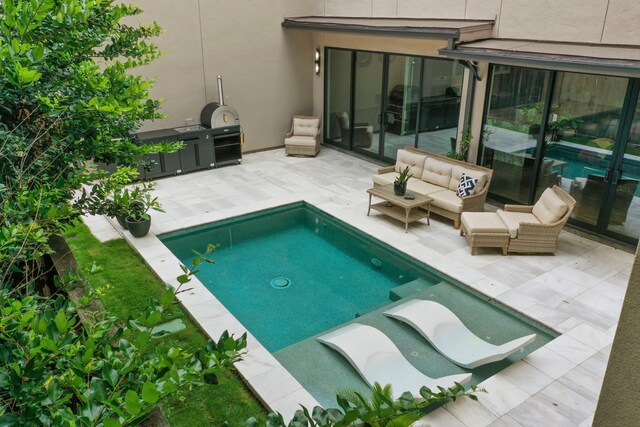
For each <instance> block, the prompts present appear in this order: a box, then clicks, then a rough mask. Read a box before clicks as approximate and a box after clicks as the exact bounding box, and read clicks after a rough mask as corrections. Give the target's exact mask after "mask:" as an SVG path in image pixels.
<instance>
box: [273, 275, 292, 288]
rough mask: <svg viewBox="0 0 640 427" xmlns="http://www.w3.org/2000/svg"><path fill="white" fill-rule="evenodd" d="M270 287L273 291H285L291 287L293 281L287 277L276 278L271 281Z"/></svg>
mask: <svg viewBox="0 0 640 427" xmlns="http://www.w3.org/2000/svg"><path fill="white" fill-rule="evenodd" d="M270 285H271V287H272V288H273V289H285V288H288V287H289V285H291V280H289V279H287V278H286V277H276V278H275V279H271V282H270Z"/></svg>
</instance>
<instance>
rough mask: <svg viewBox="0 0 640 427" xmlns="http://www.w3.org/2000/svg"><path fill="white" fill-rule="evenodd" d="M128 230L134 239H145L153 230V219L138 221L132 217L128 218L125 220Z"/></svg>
mask: <svg viewBox="0 0 640 427" xmlns="http://www.w3.org/2000/svg"><path fill="white" fill-rule="evenodd" d="M125 222H126V224H127V228H128V229H129V232H130V233H131V235H132V236H133V237H144V236H146V235H147V233H148V232H149V229H150V228H151V218H149V219H143V220H141V221H136V220H134V219H132V218H131V217H127V219H126V220H125Z"/></svg>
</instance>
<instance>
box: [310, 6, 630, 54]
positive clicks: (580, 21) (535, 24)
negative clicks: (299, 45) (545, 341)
mask: <svg viewBox="0 0 640 427" xmlns="http://www.w3.org/2000/svg"><path fill="white" fill-rule="evenodd" d="M313 11H314V14H316V15H326V16H361V17H404V18H455V19H496V26H495V28H494V36H495V37H500V38H515V39H535V40H557V41H572V42H588V43H609V44H631V45H633V44H635V45H637V44H640V26H638V25H637V23H638V22H639V21H640V2H639V1H638V0H561V1H558V0H536V1H532V0H448V1H444V0H350V1H346V0H314V4H313Z"/></svg>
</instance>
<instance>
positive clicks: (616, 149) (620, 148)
mask: <svg viewBox="0 0 640 427" xmlns="http://www.w3.org/2000/svg"><path fill="white" fill-rule="evenodd" d="M500 65H505V64H495V63H492V64H491V66H490V70H489V75H488V79H487V81H488V82H492V81H493V73H494V71H495V67H496V66H500ZM512 67H519V66H512ZM519 68H533V67H522V66H520V67H519ZM540 70H544V69H540ZM544 71H549V73H550V74H549V84H548V85H547V90H546V91H545V96H544V108H543V111H542V123H540V131H539V133H538V136H537V138H536V141H537V142H536V144H537V145H536V150H535V153H536V158H535V163H534V180H533V183H534V184H533V185H532V186H531V188H530V189H529V200H528V204H534V203H535V201H536V190H537V187H538V180H539V177H540V172H541V166H542V160H543V158H544V155H545V150H546V146H547V144H546V141H545V136H546V134H547V126H548V119H549V115H550V114H551V108H552V101H553V92H554V88H555V84H556V80H557V74H558V72H559V71H557V70H544ZM566 72H569V73H578V72H577V71H566ZM581 74H592V73H581ZM592 75H602V74H592ZM605 76H606V75H605ZM620 77H624V78H627V79H628V84H627V89H626V92H625V95H624V101H623V104H622V110H621V114H620V124H619V126H618V129H617V131H616V136H615V141H614V146H613V147H612V150H611V160H610V162H609V166H608V168H607V173H606V176H605V183H608V186H607V187H606V189H605V191H604V194H603V197H602V203H601V206H600V208H599V209H600V210H599V212H598V219H597V222H596V224H595V225H593V224H589V223H586V222H584V221H580V220H576V219H574V218H569V223H570V224H575V225H576V226H579V227H580V228H582V229H585V230H590V231H592V232H595V233H597V234H601V235H603V236H608V237H611V238H613V239H616V240H619V241H622V242H625V243H630V244H633V245H636V244H638V239H636V238H633V237H630V236H627V235H624V234H620V233H617V232H615V231H611V230H609V229H608V228H607V226H608V223H609V218H610V216H611V213H612V209H613V205H614V202H615V197H616V190H617V185H618V183H619V181H620V178H621V177H622V173H623V170H622V168H623V160H624V155H625V152H626V148H627V143H628V141H629V137H630V132H631V126H632V123H633V119H634V113H635V107H636V104H637V103H638V102H639V97H640V79H638V78H633V77H627V76H620ZM490 95H491V84H487V88H486V92H485V101H484V109H483V112H482V126H483V129H484V126H485V124H486V121H487V113H488V111H489V102H490V101H491V96H490ZM483 149H484V141H482V139H481V141H480V144H479V147H478V152H477V155H476V163H477V164H479V162H480V161H481V158H482V152H483ZM490 197H491V198H492V199H493V200H496V201H498V202H501V203H513V200H509V199H506V198H504V197H501V196H498V195H495V194H490Z"/></svg>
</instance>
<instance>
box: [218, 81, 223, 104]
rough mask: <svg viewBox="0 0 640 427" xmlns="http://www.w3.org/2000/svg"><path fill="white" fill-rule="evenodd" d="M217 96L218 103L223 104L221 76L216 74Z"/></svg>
mask: <svg viewBox="0 0 640 427" xmlns="http://www.w3.org/2000/svg"><path fill="white" fill-rule="evenodd" d="M218 98H219V104H220V105H224V92H223V91H222V76H218Z"/></svg>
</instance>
